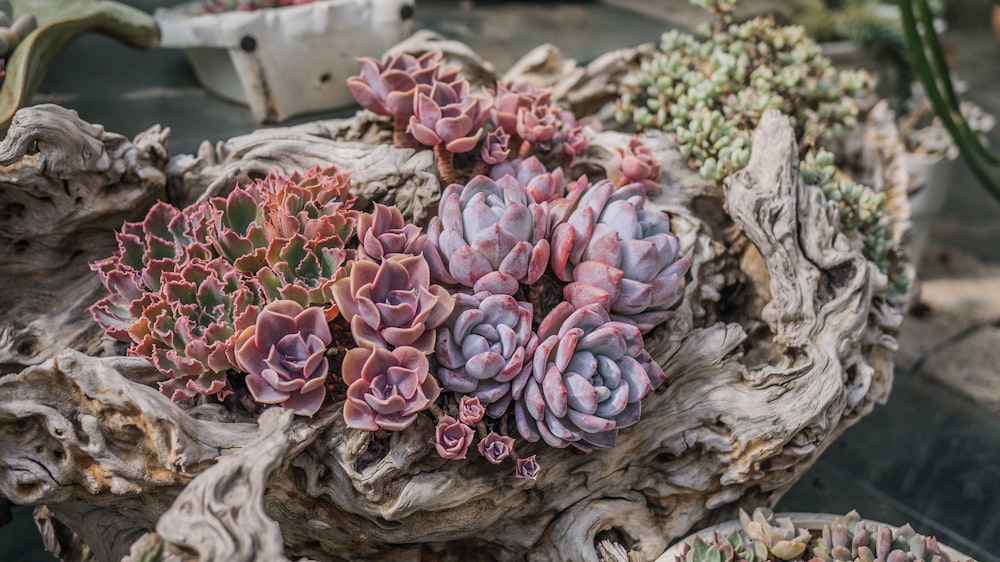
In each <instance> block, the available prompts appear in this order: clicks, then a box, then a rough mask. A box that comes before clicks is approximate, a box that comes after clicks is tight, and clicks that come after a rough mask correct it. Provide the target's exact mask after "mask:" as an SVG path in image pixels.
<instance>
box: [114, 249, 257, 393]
mask: <svg viewBox="0 0 1000 562" xmlns="http://www.w3.org/2000/svg"><path fill="white" fill-rule="evenodd" d="M161 280H162V285H161V287H160V289H159V291H157V292H155V293H146V296H145V297H143V299H142V300H141V301H140V302H141V305H142V315H141V317H140V318H139V319H138V320H137V321H136V322H135V324H133V325H132V326H131V327H129V329H128V334H129V336H130V337H131V338H132V341H133V342H134V343H133V345H132V347H131V348H130V349H129V354H130V355H135V356H139V357H145V358H147V359H149V360H150V361H152V363H153V365H154V366H155V367H156V369H157V370H158V371H160V372H161V373H163V374H164V375H166V376H167V377H168V379H169V380H167V381H165V382H163V383H161V384H160V390H161V391H162V392H163V393H164V394H167V395H168V396H170V397H171V398H172V399H174V400H181V399H184V398H191V397H193V396H194V395H195V394H220V395H224V394H226V393H227V392H228V380H227V379H226V374H227V373H226V372H227V371H228V370H229V369H231V368H233V367H235V366H236V365H235V363H234V358H233V344H234V337H235V335H236V334H237V333H239V332H242V331H243V330H244V329H245V328H247V327H249V326H252V325H253V324H254V322H255V321H256V318H257V304H258V292H257V290H256V288H255V287H253V286H252V284H250V283H251V282H248V280H247V279H245V278H244V277H243V276H241V275H240V273H239V272H238V271H236V269H234V268H233V266H232V265H230V264H229V263H228V262H226V261H224V260H222V259H220V258H215V259H212V260H209V261H203V260H191V261H189V262H187V263H185V264H183V265H181V266H179V267H177V268H176V270H175V271H165V272H163V273H162V275H161Z"/></svg>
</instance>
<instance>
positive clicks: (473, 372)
mask: <svg viewBox="0 0 1000 562" xmlns="http://www.w3.org/2000/svg"><path fill="white" fill-rule="evenodd" d="M531 320H532V307H531V304H530V303H527V302H518V301H517V300H516V299H514V297H512V296H510V295H493V294H490V293H488V292H482V293H477V294H475V295H466V294H462V293H459V294H457V295H455V311H454V312H453V313H452V316H451V318H450V319H449V320H448V322H447V323H446V324H445V325H444V326H442V327H441V329H440V330H439V332H438V339H437V345H436V347H435V357H437V360H438V362H440V363H441V368H440V369H438V371H437V376H438V379H439V380H440V381H441V384H442V385H443V386H444V388H445V389H446V390H450V391H453V392H456V393H459V394H466V395H469V396H474V397H476V398H477V399H478V400H480V402H481V403H482V404H484V405H485V406H486V413H488V414H489V415H490V416H493V417H500V416H501V415H503V413H504V412H505V411H506V410H507V407H508V406H509V405H510V400H511V388H512V381H513V380H514V379H515V377H517V376H519V375H521V374H522V373H524V372H525V371H527V370H530V369H531V356H532V354H533V353H534V351H535V347H537V346H538V337H537V336H536V335H535V333H534V331H533V330H532V325H531Z"/></svg>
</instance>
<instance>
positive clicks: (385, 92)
mask: <svg viewBox="0 0 1000 562" xmlns="http://www.w3.org/2000/svg"><path fill="white" fill-rule="evenodd" d="M441 57H442V54H441V52H440V51H430V52H428V53H425V54H424V55H422V56H420V57H414V56H413V55H410V54H407V53H402V54H399V55H385V57H383V58H382V60H381V61H377V60H375V59H372V58H368V57H362V58H359V59H358V63H359V64H360V65H361V74H360V75H358V76H352V77H350V78H348V79H347V88H348V89H349V90H350V91H351V95H353V96H354V99H355V100H357V101H358V103H359V104H361V107H364V108H365V109H367V110H369V111H371V112H373V113H376V114H378V115H386V116H389V117H392V118H393V121H394V123H395V127H396V128H397V129H398V130H403V129H405V128H406V126H407V125H408V124H409V121H410V117H411V116H412V115H413V105H414V98H415V97H416V94H417V88H418V87H419V86H431V85H433V84H434V83H435V82H445V83H450V82H453V81H454V80H455V77H456V76H457V74H458V69H456V68H442V67H441Z"/></svg>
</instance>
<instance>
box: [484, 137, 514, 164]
mask: <svg viewBox="0 0 1000 562" xmlns="http://www.w3.org/2000/svg"><path fill="white" fill-rule="evenodd" d="M508 158H510V135H508V134H507V133H506V132H505V131H504V130H503V129H500V128H498V129H494V130H493V131H492V132H490V134H488V135H486V140H485V141H484V142H483V146H482V148H480V149H479V159H480V160H482V161H483V162H485V163H486V164H489V165H490V166H494V165H496V164H501V163H503V162H506V161H507V159H508Z"/></svg>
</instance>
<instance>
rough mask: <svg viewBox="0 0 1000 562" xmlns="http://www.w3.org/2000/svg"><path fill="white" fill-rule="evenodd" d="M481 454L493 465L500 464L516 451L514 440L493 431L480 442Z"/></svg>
mask: <svg viewBox="0 0 1000 562" xmlns="http://www.w3.org/2000/svg"><path fill="white" fill-rule="evenodd" d="M477 448H478V449H479V454H480V455H482V456H483V457H485V458H486V460H488V461H490V462H491V463H493V464H500V463H502V462H503V461H504V460H505V459H507V458H509V457H510V455H511V453H512V452H513V451H514V438H513V437H507V436H506V435H500V434H498V433H495V432H493V431H491V432H489V433H488V434H486V437H483V438H482V439H480V440H479V445H478V446H477Z"/></svg>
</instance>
